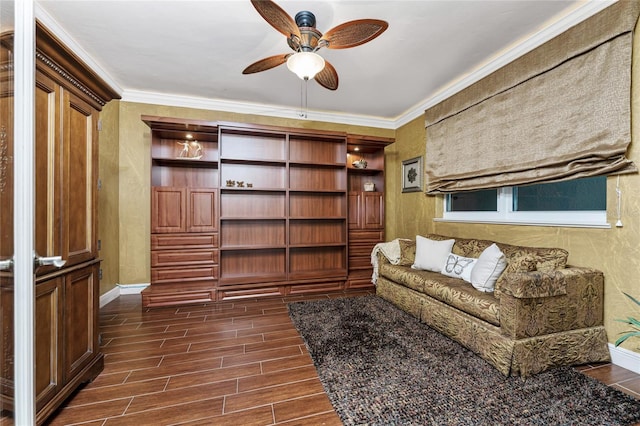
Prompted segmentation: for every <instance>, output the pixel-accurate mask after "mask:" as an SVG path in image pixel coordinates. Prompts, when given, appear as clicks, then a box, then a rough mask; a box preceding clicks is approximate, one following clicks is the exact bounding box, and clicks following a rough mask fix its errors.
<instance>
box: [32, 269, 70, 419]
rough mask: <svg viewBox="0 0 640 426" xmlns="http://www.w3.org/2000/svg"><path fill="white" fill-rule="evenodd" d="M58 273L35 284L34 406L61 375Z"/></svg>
mask: <svg viewBox="0 0 640 426" xmlns="http://www.w3.org/2000/svg"><path fill="white" fill-rule="evenodd" d="M62 282H63V278H62V277H57V278H53V279H50V280H48V281H45V282H43V283H39V284H37V285H36V301H35V312H36V314H35V315H36V323H35V349H36V350H35V364H36V372H35V381H36V410H40V409H41V408H42V407H43V406H44V405H45V404H46V403H47V402H49V401H50V400H51V399H52V398H53V397H55V396H56V394H57V393H58V391H59V390H60V388H61V387H62V386H63V385H64V383H63V380H64V378H63V376H62V364H61V362H62V359H61V357H62V315H63V311H62V309H63V308H62V306H61V300H62V294H61V293H62Z"/></svg>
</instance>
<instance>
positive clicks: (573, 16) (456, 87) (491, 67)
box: [394, 0, 618, 129]
mask: <svg viewBox="0 0 640 426" xmlns="http://www.w3.org/2000/svg"><path fill="white" fill-rule="evenodd" d="M617 1H618V0H590V1H586V2H584V3H583V4H582V5H580V6H578V7H577V8H575V9H573V10H572V11H570V12H568V13H567V14H566V15H565V16H563V17H561V18H559V19H558V20H556V21H554V22H553V23H551V24H550V25H549V26H547V27H545V28H543V29H542V30H540V31H538V32H537V33H534V34H532V35H530V36H528V37H527V38H526V39H524V40H522V41H519V42H515V43H513V44H512V45H511V46H510V47H507V48H506V49H505V50H504V51H503V52H500V53H498V54H497V55H496V56H495V57H494V58H493V59H491V60H489V61H488V62H486V63H485V64H484V65H481V66H480V67H478V68H477V69H476V70H475V71H473V72H471V73H470V74H467V75H466V76H464V77H462V78H460V79H459V80H458V81H456V82H453V83H452V84H450V85H448V86H447V87H445V88H443V89H442V90H441V91H440V92H438V93H436V94H435V95H434V96H432V97H430V98H428V99H426V100H425V101H424V102H422V103H421V104H419V105H416V106H414V107H412V108H409V109H408V110H407V111H406V112H405V113H402V114H400V115H399V116H398V117H397V118H396V119H395V120H394V123H395V126H396V127H395V128H396V129H397V128H399V127H401V126H403V125H405V124H407V123H409V122H410V121H412V120H414V119H416V118H418V117H420V116H422V114H424V111H425V110H426V109H429V108H431V107H432V106H434V105H437V104H438V103H440V102H442V101H443V100H445V99H447V98H449V97H450V96H453V95H455V94H456V93H458V92H460V91H461V90H464V89H466V88H467V87H469V86H471V85H472V84H473V83H476V82H477V81H479V80H481V79H483V78H484V77H486V76H488V75H489V74H491V73H492V72H494V71H496V70H498V69H500V68H502V67H504V66H505V65H507V64H508V63H510V62H513V61H514V60H515V59H518V58H519V57H521V56H523V55H525V54H527V53H529V52H530V51H532V50H533V49H535V48H537V47H539V46H541V45H542V44H544V43H546V42H547V41H549V40H551V39H552V38H554V37H556V36H558V35H560V34H562V33H563V32H565V31H567V30H568V29H569V28H571V27H574V26H575V25H577V24H579V23H580V22H582V21H584V20H586V19H588V18H590V17H591V16H593V15H595V14H596V13H598V12H600V11H601V10H604V9H606V8H607V7H609V6H611V5H612V4H614V3H617Z"/></svg>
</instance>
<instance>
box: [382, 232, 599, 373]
mask: <svg viewBox="0 0 640 426" xmlns="http://www.w3.org/2000/svg"><path fill="white" fill-rule="evenodd" d="M426 238H428V239H430V240H435V241H442V240H446V239H455V244H454V245H453V248H452V250H451V253H452V254H456V255H459V256H466V257H469V258H478V257H479V256H480V255H481V254H482V252H483V251H484V250H485V249H486V248H487V247H489V246H490V245H492V244H493V243H494V242H492V241H486V240H476V239H460V238H453V237H445V236H442V235H435V234H430V235H426ZM399 244H400V257H399V259H395V261H394V262H393V263H396V264H392V263H390V261H389V259H387V258H386V257H385V256H384V254H382V253H381V252H377V254H376V256H377V259H376V260H377V263H378V265H377V266H378V271H377V274H378V275H377V280H376V281H377V282H376V292H377V294H378V295H379V296H380V297H382V298H384V299H386V300H388V301H390V302H392V303H393V304H395V305H396V306H398V307H399V308H401V309H403V310H405V311H406V312H408V313H410V314H411V315H413V316H415V317H416V318H418V319H420V320H421V321H422V322H423V323H426V324H428V325H429V326H431V327H432V328H434V329H436V330H438V331H439V332H441V333H443V334H445V335H446V336H449V337H450V338H452V339H454V340H456V341H458V342H459V343H461V344H462V345H464V346H466V347H467V348H469V349H470V350H472V351H473V352H475V353H477V354H478V355H480V356H481V357H482V358H484V359H485V360H486V361H488V362H489V363H491V364H493V365H494V366H495V367H496V368H497V369H498V370H499V371H500V372H502V373H503V374H504V375H506V376H508V375H520V376H528V375H532V374H535V373H538V372H541V371H544V370H546V369H548V368H551V367H556V366H562V365H579V364H585V363H590V362H601V361H609V360H610V355H609V349H608V344H607V335H606V332H605V329H604V327H603V292H604V288H603V287H604V277H603V274H602V272H600V271H598V270H595V269H592V268H585V267H575V266H567V265H566V263H567V258H568V252H567V251H566V250H563V249H559V248H535V247H522V246H513V245H508V244H501V243H495V244H496V245H497V246H498V247H499V248H500V250H501V251H502V253H504V257H505V258H506V261H507V266H506V269H504V272H503V273H502V274H501V275H500V276H499V278H498V280H497V282H496V283H495V290H494V291H493V292H482V291H478V290H476V289H475V288H474V287H473V286H471V285H470V284H469V283H467V282H465V281H463V280H462V279H459V278H452V277H449V276H445V275H443V274H441V273H438V272H432V271H424V270H416V269H413V268H412V267H411V265H412V264H413V263H414V260H415V250H416V243H415V241H412V240H400V241H399Z"/></svg>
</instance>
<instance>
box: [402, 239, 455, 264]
mask: <svg viewBox="0 0 640 426" xmlns="http://www.w3.org/2000/svg"><path fill="white" fill-rule="evenodd" d="M453 243H455V240H453V239H449V240H443V241H436V240H430V239H429V238H425V237H421V236H420V235H416V259H415V262H414V263H413V265H412V268H414V269H421V270H426V271H434V272H440V271H441V270H442V265H444V262H445V260H446V259H447V256H448V255H449V253H451V247H453Z"/></svg>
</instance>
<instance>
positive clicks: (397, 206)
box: [385, 31, 640, 352]
mask: <svg viewBox="0 0 640 426" xmlns="http://www.w3.org/2000/svg"><path fill="white" fill-rule="evenodd" d="M632 82H633V87H632V140H634V141H637V140H640V119H638V117H640V35H639V34H638V31H636V33H635V40H634V59H633V78H632ZM425 136H426V135H425V130H424V119H423V118H419V119H416V120H414V121H412V122H410V123H408V124H406V125H405V126H403V127H401V128H400V129H398V130H397V131H396V143H395V144H394V145H391V146H390V147H388V148H387V150H386V155H387V158H388V159H389V160H390V161H391V163H392V164H390V165H389V166H388V167H389V168H388V169H387V174H386V177H387V182H386V190H387V198H386V204H385V206H386V212H387V216H386V218H387V222H386V237H387V239H393V238H397V237H405V238H413V237H415V235H418V234H426V233H429V232H436V233H440V234H444V235H451V236H454V237H460V238H482V239H489V240H494V241H501V242H505V243H511V244H522V245H529V246H552V247H562V248H565V249H567V250H568V251H569V262H570V263H571V264H574V265H579V266H591V267H594V268H598V269H600V270H602V271H603V272H604V274H605V314H604V315H605V327H606V329H607V333H608V336H609V341H611V342H614V341H615V340H616V339H617V337H618V336H619V333H620V332H622V331H624V330H627V329H628V327H627V326H625V325H624V324H622V323H620V322H617V321H615V320H616V319H618V318H626V317H627V316H634V317H635V318H640V309H638V307H637V306H636V305H635V304H633V303H632V302H631V301H629V300H628V299H627V298H626V297H625V296H624V295H623V294H622V293H623V292H626V293H629V294H631V295H633V296H634V297H636V298H640V175H639V174H631V175H624V176H620V189H621V190H622V222H623V225H624V226H623V227H622V228H616V227H614V226H613V225H614V224H615V222H616V217H615V216H616V191H615V188H616V181H617V178H616V177H609V178H608V180H607V215H608V221H609V223H610V224H611V225H612V228H611V229H595V228H563V227H540V226H513V225H488V224H464V223H452V222H449V223H445V222H434V221H433V220H432V218H434V217H436V218H437V217H442V197H439V196H428V195H425V194H424V193H406V194H402V193H401V180H400V178H401V176H400V173H401V172H400V164H401V161H402V160H405V159H408V158H412V157H415V156H416V155H420V154H424V143H425ZM636 144H637V143H636ZM636 144H634V143H632V144H631V146H630V148H629V151H628V152H627V155H628V157H629V158H631V159H632V160H633V161H634V162H635V164H636V165H638V166H640V148H639V147H638V146H635V145H636ZM426 151H427V153H428V151H429V143H428V140H427V143H426ZM623 347H624V348H626V349H630V350H633V351H636V352H640V348H639V345H638V340H635V341H634V340H628V341H627V342H625V343H624V344H623Z"/></svg>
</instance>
